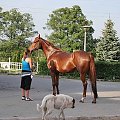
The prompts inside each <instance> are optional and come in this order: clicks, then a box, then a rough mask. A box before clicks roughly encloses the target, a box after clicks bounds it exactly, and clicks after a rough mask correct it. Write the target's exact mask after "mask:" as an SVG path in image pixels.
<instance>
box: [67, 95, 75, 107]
mask: <svg viewBox="0 0 120 120" xmlns="http://www.w3.org/2000/svg"><path fill="white" fill-rule="evenodd" d="M67 107H68V108H74V107H75V99H74V98H72V97H69V98H68V99H67Z"/></svg>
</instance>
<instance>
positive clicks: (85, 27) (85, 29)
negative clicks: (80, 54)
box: [83, 25, 91, 51]
mask: <svg viewBox="0 0 120 120" xmlns="http://www.w3.org/2000/svg"><path fill="white" fill-rule="evenodd" d="M90 27H91V26H88V25H86V26H83V28H84V31H85V35H84V51H86V41H87V40H86V37H87V28H90Z"/></svg>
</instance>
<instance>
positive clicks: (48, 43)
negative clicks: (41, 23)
mask: <svg viewBox="0 0 120 120" xmlns="http://www.w3.org/2000/svg"><path fill="white" fill-rule="evenodd" d="M42 40H43V41H44V42H45V43H46V44H47V45H48V46H51V47H52V48H55V49H56V50H61V49H60V48H57V47H56V46H54V45H53V44H52V43H51V42H49V41H48V40H45V39H43V38H42Z"/></svg>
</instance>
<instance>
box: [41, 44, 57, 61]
mask: <svg viewBox="0 0 120 120" xmlns="http://www.w3.org/2000/svg"><path fill="white" fill-rule="evenodd" d="M42 49H43V52H44V54H45V56H46V58H47V59H48V58H49V57H50V56H51V55H52V54H53V53H54V52H55V51H57V49H55V48H53V47H52V46H49V45H47V44H46V43H45V42H42Z"/></svg>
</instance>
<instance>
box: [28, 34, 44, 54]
mask: <svg viewBox="0 0 120 120" xmlns="http://www.w3.org/2000/svg"><path fill="white" fill-rule="evenodd" d="M41 39H42V38H41V37H40V34H39V35H38V37H36V38H35V39H34V41H33V43H32V44H31V45H30V46H29V48H28V49H29V50H30V53H32V51H35V50H38V49H41V48H42V46H41Z"/></svg>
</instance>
